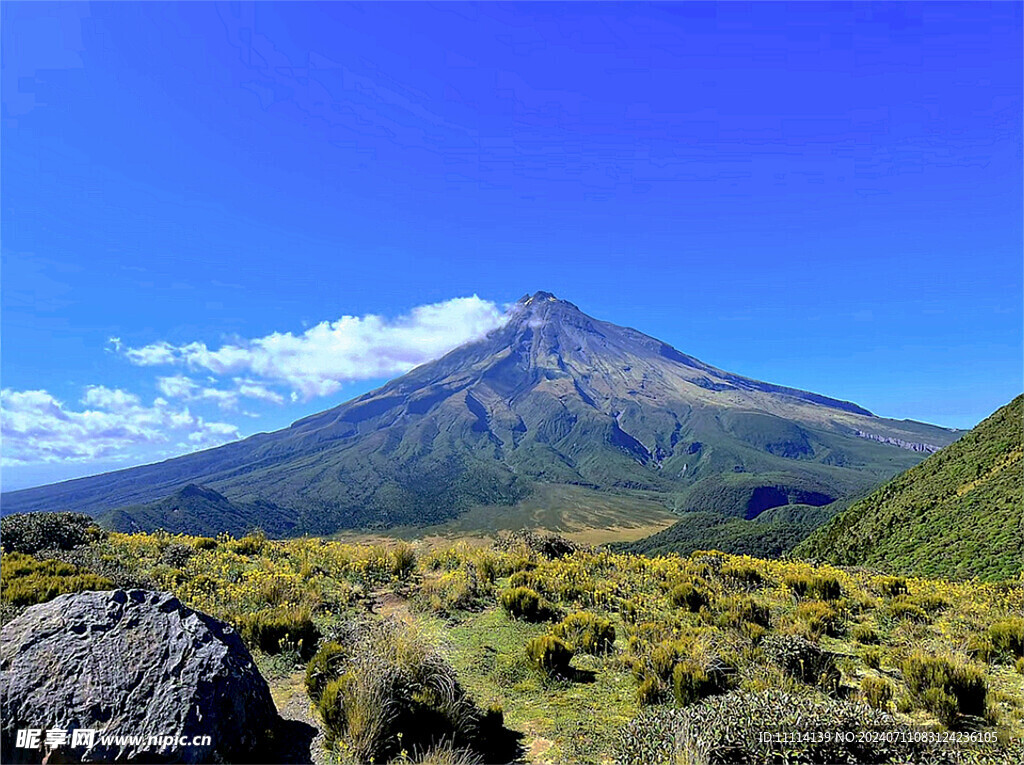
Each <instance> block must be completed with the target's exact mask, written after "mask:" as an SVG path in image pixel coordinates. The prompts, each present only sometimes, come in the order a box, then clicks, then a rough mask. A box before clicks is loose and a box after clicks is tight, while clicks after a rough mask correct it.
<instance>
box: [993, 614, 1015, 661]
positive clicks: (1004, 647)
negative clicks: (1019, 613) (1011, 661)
mask: <svg viewBox="0 0 1024 765" xmlns="http://www.w3.org/2000/svg"><path fill="white" fill-rule="evenodd" d="M988 637H989V640H991V641H992V645H993V646H994V647H995V649H996V650H997V651H1004V652H1005V653H1008V654H1010V655H1012V656H1024V619H1021V618H1020V617H1016V616H1015V617H1011V618H1009V619H1002V620H1000V621H998V622H994V623H993V624H992V626H990V627H989V628H988Z"/></svg>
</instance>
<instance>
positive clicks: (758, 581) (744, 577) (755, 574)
mask: <svg viewBox="0 0 1024 765" xmlns="http://www.w3.org/2000/svg"><path fill="white" fill-rule="evenodd" d="M719 573H720V574H721V576H722V577H723V578H724V579H731V580H732V581H733V582H735V583H736V584H739V585H741V586H743V587H750V588H753V587H760V586H761V585H762V584H764V576H762V574H761V572H760V571H758V570H757V569H756V568H754V567H753V566H749V565H747V564H744V563H727V564H725V565H724V566H722V569H721V571H720V572H719Z"/></svg>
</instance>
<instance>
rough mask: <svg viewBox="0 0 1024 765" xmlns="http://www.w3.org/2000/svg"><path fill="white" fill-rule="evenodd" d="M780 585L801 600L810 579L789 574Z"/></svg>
mask: <svg viewBox="0 0 1024 765" xmlns="http://www.w3.org/2000/svg"><path fill="white" fill-rule="evenodd" d="M782 583H783V584H785V585H786V586H787V587H788V588H789V589H791V590H792V591H793V594H794V595H796V596H797V597H799V598H802V597H803V596H804V595H806V594H807V590H808V588H810V586H811V578H810V577H809V576H807V575H806V574H789V575H788V576H787V577H786V578H785V579H783V580H782Z"/></svg>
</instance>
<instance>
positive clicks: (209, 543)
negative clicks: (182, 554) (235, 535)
mask: <svg viewBox="0 0 1024 765" xmlns="http://www.w3.org/2000/svg"><path fill="white" fill-rule="evenodd" d="M218 544H219V542H217V540H216V539H212V538H210V537H196V538H195V539H194V540H193V541H192V546H193V547H195V548H196V549H197V550H216V549H217V545H218Z"/></svg>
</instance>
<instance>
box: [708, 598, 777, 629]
mask: <svg viewBox="0 0 1024 765" xmlns="http://www.w3.org/2000/svg"><path fill="white" fill-rule="evenodd" d="M719 603H720V606H721V608H722V609H723V610H722V616H721V618H720V622H721V623H722V624H723V625H725V626H729V627H735V628H736V629H741V628H742V627H743V626H744V624H755V625H757V626H758V627H762V628H764V629H767V628H768V627H770V626H771V611H769V609H768V606H766V605H765V604H763V603H760V602H758V601H756V600H754V599H753V598H751V597H748V596H745V595H737V596H734V597H731V598H725V599H723V600H720V601H719Z"/></svg>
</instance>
